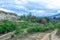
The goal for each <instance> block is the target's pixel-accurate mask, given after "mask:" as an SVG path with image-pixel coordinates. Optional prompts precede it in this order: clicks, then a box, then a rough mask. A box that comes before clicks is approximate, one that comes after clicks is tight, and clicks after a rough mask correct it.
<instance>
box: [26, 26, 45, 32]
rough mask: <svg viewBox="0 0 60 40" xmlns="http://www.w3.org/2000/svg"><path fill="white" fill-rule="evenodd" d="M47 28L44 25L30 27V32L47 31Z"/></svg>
mask: <svg viewBox="0 0 60 40" xmlns="http://www.w3.org/2000/svg"><path fill="white" fill-rule="evenodd" d="M45 30H46V28H44V27H38V26H37V27H30V28H28V30H27V31H28V32H29V33H31V32H45Z"/></svg>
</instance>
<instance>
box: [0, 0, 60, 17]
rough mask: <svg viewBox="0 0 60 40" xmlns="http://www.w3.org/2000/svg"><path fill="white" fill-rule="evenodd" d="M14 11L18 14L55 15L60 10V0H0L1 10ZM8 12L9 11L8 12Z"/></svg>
mask: <svg viewBox="0 0 60 40" xmlns="http://www.w3.org/2000/svg"><path fill="white" fill-rule="evenodd" d="M1 8H4V9H3V10H5V11H6V10H7V9H8V10H9V11H13V12H15V13H18V14H21V13H22V14H28V13H29V12H32V13H33V14H34V15H39V16H40V15H41V16H45V15H53V14H58V12H60V11H59V9H60V1H59V0H0V9H1ZM8 10H7V11H8Z"/></svg>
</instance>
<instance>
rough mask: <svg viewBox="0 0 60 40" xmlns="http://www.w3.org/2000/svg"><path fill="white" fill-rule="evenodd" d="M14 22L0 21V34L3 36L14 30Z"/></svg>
mask: <svg viewBox="0 0 60 40" xmlns="http://www.w3.org/2000/svg"><path fill="white" fill-rule="evenodd" d="M15 25H16V24H15V22H12V21H6V20H5V21H2V22H0V33H2V34H4V33H7V32H10V31H13V30H15V28H16V27H15Z"/></svg>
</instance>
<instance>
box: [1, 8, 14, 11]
mask: <svg viewBox="0 0 60 40" xmlns="http://www.w3.org/2000/svg"><path fill="white" fill-rule="evenodd" d="M0 10H2V11H6V12H14V11H12V10H7V9H4V8H0Z"/></svg>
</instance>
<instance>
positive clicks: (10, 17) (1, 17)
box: [0, 10, 18, 20]
mask: <svg viewBox="0 0 60 40" xmlns="http://www.w3.org/2000/svg"><path fill="white" fill-rule="evenodd" d="M17 17H18V15H17V14H15V13H10V12H5V11H2V10H0V20H5V19H8V20H17Z"/></svg>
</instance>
